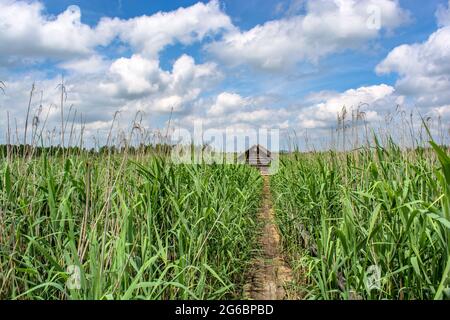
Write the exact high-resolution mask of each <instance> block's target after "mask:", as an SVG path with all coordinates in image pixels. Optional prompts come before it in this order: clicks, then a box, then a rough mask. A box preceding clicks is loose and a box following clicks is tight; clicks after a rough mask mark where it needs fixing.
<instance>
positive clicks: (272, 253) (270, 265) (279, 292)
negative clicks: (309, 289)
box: [244, 175, 292, 300]
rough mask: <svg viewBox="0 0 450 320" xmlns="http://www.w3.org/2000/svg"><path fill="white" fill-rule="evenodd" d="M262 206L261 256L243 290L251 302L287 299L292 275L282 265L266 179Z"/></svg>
mask: <svg viewBox="0 0 450 320" xmlns="http://www.w3.org/2000/svg"><path fill="white" fill-rule="evenodd" d="M263 179H264V188H263V199H262V200H263V203H262V207H261V209H260V212H259V219H260V220H261V221H262V222H263V223H264V226H263V228H262V232H261V235H260V238H259V245H260V247H261V254H260V256H259V257H257V258H256V259H255V260H254V262H253V268H252V272H251V275H250V278H249V281H248V283H247V284H246V286H245V288H244V297H245V298H247V299H254V300H283V299H289V295H288V292H287V290H286V286H287V285H288V284H289V283H290V282H291V281H292V271H291V269H290V268H289V266H288V265H287V264H286V262H285V261H284V259H283V257H282V254H281V248H280V234H279V233H278V229H277V227H276V225H275V221H274V219H275V217H274V211H273V207H272V197H271V193H270V187H269V177H268V176H266V175H263Z"/></svg>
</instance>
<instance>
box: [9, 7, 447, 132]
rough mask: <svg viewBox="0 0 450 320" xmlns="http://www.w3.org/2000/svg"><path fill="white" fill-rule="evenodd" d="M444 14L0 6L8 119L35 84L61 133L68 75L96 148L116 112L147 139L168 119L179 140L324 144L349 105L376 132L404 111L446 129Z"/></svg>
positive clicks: (20, 111)
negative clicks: (60, 87) (280, 134)
mask: <svg viewBox="0 0 450 320" xmlns="http://www.w3.org/2000/svg"><path fill="white" fill-rule="evenodd" d="M448 4H449V3H448V1H447V0H445V1H444V0H432V1H425V2H424V1H419V0H408V1H403V0H401V1H396V0H377V1H375V0H362V1H357V2H355V1H353V0H335V1H331V0H319V1H311V0H280V1H256V0H248V1H238V0H221V1H219V0H215V1H200V2H199V1H154V0H145V1H142V0H139V1H138V0H129V1H127V0H122V1H113V0H108V1H106V0H98V1H92V0H91V1H87V0H80V1H69V0H42V1H34V0H28V1H13V0H0V9H1V10H0V12H1V13H0V19H1V20H4V21H6V23H4V24H0V29H1V30H0V31H1V32H0V34H3V35H0V57H2V58H0V80H3V81H4V82H5V84H6V91H5V94H3V95H1V96H0V112H6V110H8V111H9V112H10V113H11V116H12V117H15V118H16V119H17V121H18V123H19V126H20V123H21V122H23V121H24V120H23V117H24V112H25V110H26V104H27V103H26V101H27V99H28V93H27V92H28V91H29V88H30V87H31V84H32V83H33V82H35V83H36V88H37V89H36V92H37V91H42V92H43V105H44V106H43V107H40V103H41V99H39V98H37V94H35V95H34V98H33V99H32V101H33V102H32V110H33V112H34V113H35V114H37V113H39V116H40V117H41V118H42V117H43V114H44V113H45V112H44V111H42V110H43V109H44V110H46V111H47V113H48V119H49V121H48V123H49V125H54V126H57V125H56V123H57V112H56V111H55V110H56V105H57V101H58V100H57V97H58V93H57V91H55V89H54V88H55V87H56V85H57V84H58V82H60V81H61V80H60V79H61V75H62V74H63V75H64V77H65V79H66V80H65V81H66V84H67V87H68V101H67V104H70V105H73V107H74V109H77V110H78V112H79V116H80V118H79V120H75V121H79V122H82V121H86V128H87V129H86V131H87V132H89V133H90V134H91V135H99V134H102V132H103V133H104V132H105V131H107V130H108V128H110V127H111V123H112V118H113V115H114V113H115V112H116V111H120V113H121V116H120V120H119V121H118V122H119V123H118V127H125V126H126V125H129V124H130V121H133V116H132V115H134V114H136V113H137V112H143V113H144V114H145V116H144V120H143V121H142V125H143V126H145V127H148V128H154V129H157V128H164V127H165V126H166V125H167V120H168V118H169V114H170V112H171V110H173V116H172V117H173V121H174V123H176V124H177V125H179V126H192V125H193V123H194V122H195V121H201V122H202V123H204V125H205V126H208V127H211V128H215V129H223V128H225V127H228V126H234V127H236V128H249V127H257V128H260V127H264V128H266V127H268V128H280V129H282V130H289V129H292V130H296V131H302V130H310V131H311V132H313V134H315V135H316V136H317V137H320V136H321V135H323V134H324V132H326V131H327V130H329V128H332V127H333V126H335V123H334V122H335V119H336V115H337V113H338V112H339V111H340V110H341V109H342V106H344V105H345V106H346V107H347V108H348V109H349V110H350V109H352V108H353V109H356V108H357V107H358V106H359V105H362V104H364V106H365V107H364V108H366V110H364V112H365V113H366V114H367V120H368V121H369V122H372V123H377V122H380V121H382V119H383V117H384V116H383V115H384V114H385V113H387V112H389V110H390V109H392V107H393V106H395V105H397V104H401V105H402V107H404V108H406V109H407V108H410V109H414V110H419V111H420V113H423V114H430V115H432V116H436V117H441V118H444V119H450V94H448V90H447V89H450V79H449V78H450V75H449V71H450V67H449V68H447V67H448V66H449V64H450V62H449V61H447V59H446V58H447V57H450V49H449V44H448V43H447V40H448V39H450V38H449V34H450V30H449V29H450V26H449V25H450V18H449V16H450V14H449V10H448ZM183 8H184V9H183ZM373 10H375V11H373ZM369 19H372V20H370V21H371V22H372V23H375V24H376V26H375V27H373V26H369V25H368V23H371V22H370V21H369ZM373 19H375V20H373ZM2 28H3V29H2ZM429 37H431V38H433V39H434V40H433V41H428V39H429ZM437 66H439V71H436V70H435V69H436V68H437ZM430 70H431V71H430ZM419 83H420V84H421V85H420V86H419V85H418V84H419ZM52 104H54V106H53V107H50V106H51V105H52ZM46 108H47V109H46ZM52 108H53V109H52ZM81 115H84V120H83V118H81ZM75 118H76V117H75ZM75 118H74V119H75ZM4 119H5V117H3V121H1V120H0V126H2V128H4V126H5V123H6V121H5V120H4ZM76 119H78V118H76ZM86 119H87V120H86Z"/></svg>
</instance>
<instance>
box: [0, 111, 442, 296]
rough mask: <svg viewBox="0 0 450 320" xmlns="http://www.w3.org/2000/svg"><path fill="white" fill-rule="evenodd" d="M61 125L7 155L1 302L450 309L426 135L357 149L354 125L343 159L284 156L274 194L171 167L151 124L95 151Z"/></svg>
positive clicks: (256, 181)
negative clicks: (348, 303)
mask: <svg viewBox="0 0 450 320" xmlns="http://www.w3.org/2000/svg"><path fill="white" fill-rule="evenodd" d="M63 107H64V106H63V105H61V110H63V109H64V108H63ZM69 114H70V110H69ZM61 119H62V121H61V127H60V132H59V134H58V132H57V131H56V130H54V131H53V135H52V136H51V137H50V138H48V137H47V138H44V136H43V134H44V132H45V131H44V129H39V128H38V127H37V126H34V124H33V126H32V128H31V139H29V140H28V141H31V144H26V143H25V142H26V141H27V140H26V135H25V136H24V138H23V142H24V143H22V144H21V143H20V139H21V137H20V136H19V135H18V133H17V132H18V131H16V133H14V131H13V130H11V128H9V127H8V129H7V141H8V142H9V143H8V144H7V145H4V146H2V147H1V148H0V299H20V300H22V299H26V300H31V299H32V300H49V299H244V298H245V299H246V298H248V296H247V295H246V292H257V291H258V290H259V288H261V287H263V288H264V287H268V288H270V287H273V286H276V287H281V286H285V287H286V288H287V287H288V288H289V289H288V290H289V293H288V291H280V292H281V293H280V292H278V293H280V294H277V295H275V297H283V296H285V297H294V298H302V299H327V300H330V299H343V300H347V299H393V300H397V299H401V300H403V299H404V300H407V299H447V298H449V297H450V287H449V281H448V278H449V275H450V246H449V244H450V156H449V149H448V146H445V144H444V143H439V145H438V144H437V143H435V142H433V139H432V136H433V135H432V134H431V129H430V128H429V127H428V126H427V124H426V123H425V122H423V124H422V127H421V129H420V130H421V134H420V139H421V142H420V143H412V147H405V144H404V143H402V139H394V138H392V136H391V135H390V133H389V131H384V133H385V134H384V135H380V134H375V133H374V132H373V133H372V134H370V135H369V134H368V132H369V130H368V128H367V127H364V126H361V124H360V123H358V122H352V126H351V131H352V135H353V136H354V135H355V133H356V142H355V143H351V144H349V145H351V147H348V149H346V146H347V145H346V140H345V139H346V135H345V133H346V130H347V127H346V126H344V125H343V126H342V136H341V137H342V147H339V146H338V147H335V148H329V149H328V151H326V150H322V151H311V152H300V151H299V150H298V149H297V150H293V151H291V152H284V153H282V154H281V155H280V164H279V170H278V171H277V172H276V174H275V175H272V176H270V178H264V179H263V178H262V177H261V173H260V172H259V171H258V170H257V169H256V168H253V167H251V166H249V165H244V164H216V163H209V164H207V163H202V164H189V163H183V164H177V163H175V162H173V161H172V159H171V157H170V153H171V152H170V150H171V148H172V146H171V145H169V144H167V141H169V140H170V139H168V137H167V136H163V138H164V139H162V140H160V141H164V142H163V143H159V144H156V145H155V144H152V143H148V142H146V141H145V140H146V139H147V138H148V137H149V134H148V133H146V132H145V130H143V129H142V127H141V126H140V123H139V121H138V120H136V119H138V116H136V119H135V121H134V123H133V126H132V130H131V132H130V133H128V134H125V133H123V132H122V133H120V134H119V135H118V136H117V137H116V138H114V139H113V138H112V132H111V131H110V133H109V136H108V140H107V141H108V143H107V146H103V147H100V146H97V148H95V149H94V148H93V149H91V150H87V149H86V148H84V147H83V143H82V139H83V128H82V127H81V129H80V131H79V132H78V133H77V132H76V130H75V129H74V128H75V126H74V124H72V125H71V124H70V123H69V124H68V123H67V122H65V121H67V120H64V119H69V116H67V115H66V118H64V116H63V115H62V116H61ZM338 119H339V123H338V127H337V128H338V129H339V128H340V125H342V124H343V123H345V119H344V117H343V118H342V119H340V118H338ZM355 119H356V118H355ZM8 120H9V119H8ZM8 123H9V121H8ZM27 123H28V121H27ZM67 128H71V129H70V130H69V131H68V132H67V133H66V134H65V135H64V133H65V131H66V129H67ZM358 130H359V131H362V132H363V133H365V136H364V137H363V138H360V137H359V136H358ZM168 131H169V130H167V131H166V132H168ZM347 131H350V129H349V130H347ZM25 132H27V127H25ZM337 132H338V131H337ZM424 132H425V134H424V135H423V133H424ZM58 136H59V138H60V141H59V143H54V142H52V140H51V139H58ZM438 136H441V135H438ZM64 137H66V143H64V141H65V140H64ZM124 137H125V138H124ZM380 137H382V138H383V139H380ZM424 137H425V138H426V137H428V138H429V139H428V140H426V139H424ZM160 138H161V137H159V139H160ZM169 138H170V137H169ZM347 138H348V136H347ZM441 140H442V139H441ZM11 141H18V142H19V143H12V142H11ZM43 141H47V145H48V147H43V146H44V145H45V144H44V143H43ZM76 141H81V143H80V144H79V145H78V146H74V145H76V144H75V143H74V142H76ZM117 141H122V142H124V143H123V144H122V145H120V144H117ZM136 141H138V142H136ZM139 141H141V142H139ZM338 141H340V139H339V136H338ZM39 143H41V144H42V146H41V147H39V146H38V145H39ZM114 143H116V146H114ZM133 143H134V146H135V147H133ZM191 147H192V148H195V146H194V145H192V146H191ZM199 147H200V146H199ZM199 150H200V149H199ZM234 159H236V158H235V157H234ZM263 190H265V191H263ZM268 195H271V196H268ZM272 207H273V209H272ZM273 212H275V214H274V215H273ZM272 217H273V219H272ZM264 219H266V220H268V221H263V220H264ZM269 220H270V221H269ZM272 220H273V221H272ZM267 231H270V232H267ZM265 232H266V234H265ZM277 239H281V243H279V244H278V240H277ZM268 257H270V259H268ZM269 260H270V261H272V262H267V261H269ZM255 261H256V262H257V263H255ZM258 261H259V262H258ZM280 261H282V262H283V263H281V262H280ZM258 263H259V264H258ZM284 263H285V264H284ZM271 264H272V265H271ZM255 270H256V271H255ZM264 270H266V271H267V270H275V271H276V272H275V273H278V271H279V274H285V275H286V276H285V277H284V280H283V281H284V282H283V283H281V282H280V281H281V280H280V279H277V278H276V277H273V275H270V274H267V272H266V273H264V272H265V271H264ZM291 271H292V272H291ZM255 272H256V274H255ZM258 272H259V274H258ZM272 273H273V272H272ZM252 279H253V280H252ZM255 279H264V280H258V281H263V282H264V281H272V282H273V283H271V284H267V283H256V284H253V285H254V289H255V290H253V291H252V289H251V288H250V290H247V289H248V285H249V282H250V283H251V281H254V280H255ZM74 284H75V286H74ZM251 286H252V284H250V287H251ZM246 288H247V289H246ZM286 290H287V289H286ZM269 293H270V292H269ZM262 296H263V297H264V294H263V295H262ZM269 297H273V296H270V295H269ZM250 298H251V297H250Z"/></svg>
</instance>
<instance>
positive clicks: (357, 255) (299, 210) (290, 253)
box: [272, 139, 450, 300]
mask: <svg viewBox="0 0 450 320" xmlns="http://www.w3.org/2000/svg"><path fill="white" fill-rule="evenodd" d="M431 144H432V145H429V144H428V146H429V148H415V149H411V150H408V149H403V150H402V149H400V148H399V147H398V146H397V145H396V144H395V143H394V142H393V141H392V140H387V142H386V143H384V144H381V143H380V142H378V141H377V140H376V139H375V143H374V145H373V147H371V148H370V147H362V148H359V149H358V150H354V151H352V152H345V153H344V152H333V151H330V152H311V153H307V154H305V153H303V154H302V153H299V152H295V153H292V154H289V155H287V156H285V157H283V158H282V165H281V169H280V172H279V173H278V174H277V175H276V176H274V177H273V179H272V192H273V193H274V201H275V207H276V209H277V214H276V216H277V221H278V226H279V228H280V233H281V236H282V238H283V246H284V248H285V250H286V257H287V259H288V260H289V262H290V264H291V265H292V267H293V269H294V271H295V273H297V274H302V273H304V274H306V275H307V276H306V277H305V278H306V279H307V281H306V283H302V284H297V290H299V291H301V292H302V293H303V294H304V295H305V298H308V299H395V300H397V299H405V300H406V299H443V298H448V297H449V293H450V292H449V291H450V289H449V286H448V285H449V284H448V276H449V272H450V248H449V243H450V157H449V156H448V150H446V148H445V147H439V146H438V145H436V144H434V143H433V142H431Z"/></svg>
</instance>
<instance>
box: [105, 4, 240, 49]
mask: <svg viewBox="0 0 450 320" xmlns="http://www.w3.org/2000/svg"><path fill="white" fill-rule="evenodd" d="M97 29H98V30H101V31H103V33H105V34H117V35H118V37H119V38H120V40H122V41H123V42H125V43H129V44H131V46H132V47H133V48H134V50H136V51H137V52H139V53H141V54H144V55H146V56H151V57H154V56H156V55H157V54H158V53H159V52H160V51H161V50H162V49H163V48H164V47H166V46H167V45H170V44H174V43H175V42H176V41H178V42H180V43H181V44H185V45H188V44H192V43H193V42H194V41H199V40H202V39H203V38H205V37H206V36H208V35H213V34H215V33H218V32H220V31H223V30H233V29H234V26H233V24H232V23H231V20H230V18H229V17H228V16H227V15H226V14H225V13H223V12H222V11H221V9H220V6H219V2H218V1H217V0H214V1H210V2H208V3H206V4H204V3H200V2H199V3H197V4H195V5H193V6H190V7H187V8H179V9H177V10H175V11H171V12H158V13H156V14H153V15H151V16H145V15H144V16H140V17H136V18H131V19H127V20H122V19H118V18H114V19H111V18H104V19H102V20H101V21H100V23H99V25H98V28H97Z"/></svg>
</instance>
